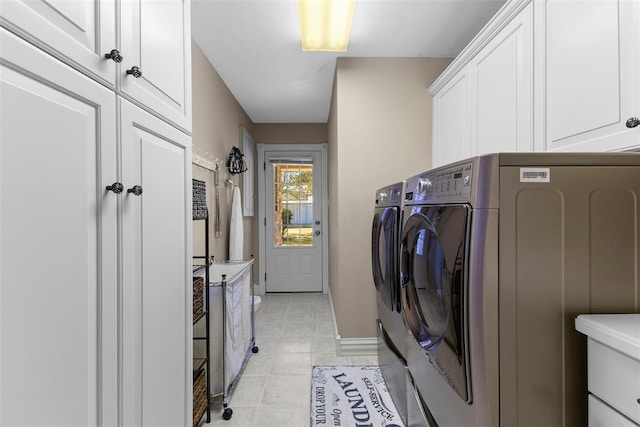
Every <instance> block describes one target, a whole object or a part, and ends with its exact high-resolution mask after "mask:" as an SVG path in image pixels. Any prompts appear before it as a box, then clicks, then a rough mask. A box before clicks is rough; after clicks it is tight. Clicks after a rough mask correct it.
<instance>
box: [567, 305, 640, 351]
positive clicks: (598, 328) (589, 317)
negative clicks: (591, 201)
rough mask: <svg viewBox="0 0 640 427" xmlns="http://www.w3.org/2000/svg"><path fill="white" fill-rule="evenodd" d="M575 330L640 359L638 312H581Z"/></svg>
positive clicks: (639, 318) (639, 320) (639, 319)
mask: <svg viewBox="0 0 640 427" xmlns="http://www.w3.org/2000/svg"><path fill="white" fill-rule="evenodd" d="M576 330H578V331H579V332H582V333H583V334H585V335H587V336H588V337H589V338H591V339H594V340H596V341H599V342H601V343H603V344H604V345H607V346H609V347H611V348H614V349H615V350H617V351H619V352H620V353H622V354H625V355H627V356H629V357H631V358H633V359H636V360H640V314H581V315H579V316H578V317H576Z"/></svg>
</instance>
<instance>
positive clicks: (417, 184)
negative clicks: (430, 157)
mask: <svg viewBox="0 0 640 427" xmlns="http://www.w3.org/2000/svg"><path fill="white" fill-rule="evenodd" d="M472 181H473V162H472V161H470V162H465V163H460V164H455V165H451V166H446V167H444V168H441V169H434V170H432V171H429V172H425V173H423V174H420V175H416V176H414V177H412V178H409V179H408V180H407V190H406V192H405V201H406V202H417V201H428V200H441V199H456V198H463V197H464V198H468V197H470V196H471V183H472Z"/></svg>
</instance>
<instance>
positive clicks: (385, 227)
mask: <svg viewBox="0 0 640 427" xmlns="http://www.w3.org/2000/svg"><path fill="white" fill-rule="evenodd" d="M404 188H405V183H404V182H399V183H396V184H393V185H390V186H387V187H384V188H381V189H379V190H378V191H376V199H375V208H374V212H373V223H372V231H371V264H372V265H371V267H372V272H373V282H374V284H375V287H376V300H377V307H378V320H377V323H378V363H379V365H380V368H381V371H382V375H383V377H384V379H385V383H386V384H387V388H388V389H389V392H390V394H391V397H392V399H393V402H394V404H395V406H396V409H397V410H398V413H399V415H400V417H401V418H402V420H403V421H404V422H406V412H407V410H406V406H407V403H406V401H407V397H406V393H407V386H406V339H407V333H408V331H407V328H406V327H405V324H404V319H403V317H402V302H401V300H400V282H399V270H398V248H399V242H400V226H401V225H402V222H401V220H402V208H403V203H402V202H403V199H404Z"/></svg>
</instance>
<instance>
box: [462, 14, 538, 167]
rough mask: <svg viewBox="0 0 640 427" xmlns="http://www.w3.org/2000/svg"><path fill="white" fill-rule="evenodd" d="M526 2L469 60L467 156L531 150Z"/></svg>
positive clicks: (529, 23) (529, 34)
mask: <svg viewBox="0 0 640 427" xmlns="http://www.w3.org/2000/svg"><path fill="white" fill-rule="evenodd" d="M532 10H533V4H529V5H528V6H527V7H526V8H524V9H523V10H522V11H521V12H520V13H519V14H518V15H517V16H516V17H514V18H513V20H512V21H511V22H509V24H508V25H507V26H506V27H505V28H504V29H502V30H501V31H500V33H498V34H497V35H496V36H495V38H494V39H493V40H492V41H491V42H490V43H489V44H487V46H485V47H484V48H483V49H482V51H481V52H480V53H478V55H477V56H476V57H475V58H474V59H473V60H472V61H471V64H470V67H471V70H470V73H471V74H472V76H473V78H472V81H473V84H472V85H471V87H472V88H473V94H472V101H471V105H472V109H473V112H472V121H473V123H474V126H473V128H474V130H475V131H474V132H472V134H471V135H472V139H473V142H472V146H473V155H480V154H487V153H493V152H517V151H533V132H532V121H533V114H532V107H533V105H532V95H533V84H532V54H533V45H532V35H533V25H532V24H533V19H532V16H533V15H532Z"/></svg>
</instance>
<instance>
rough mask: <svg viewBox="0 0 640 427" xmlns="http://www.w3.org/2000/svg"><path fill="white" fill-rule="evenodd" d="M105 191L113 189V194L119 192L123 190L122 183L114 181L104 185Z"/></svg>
mask: <svg viewBox="0 0 640 427" xmlns="http://www.w3.org/2000/svg"><path fill="white" fill-rule="evenodd" d="M106 189H107V191H113V192H114V193H115V194H120V193H122V191H123V190H124V185H122V184H120V183H119V182H114V183H113V184H111V185H109V186H108V187H106Z"/></svg>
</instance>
